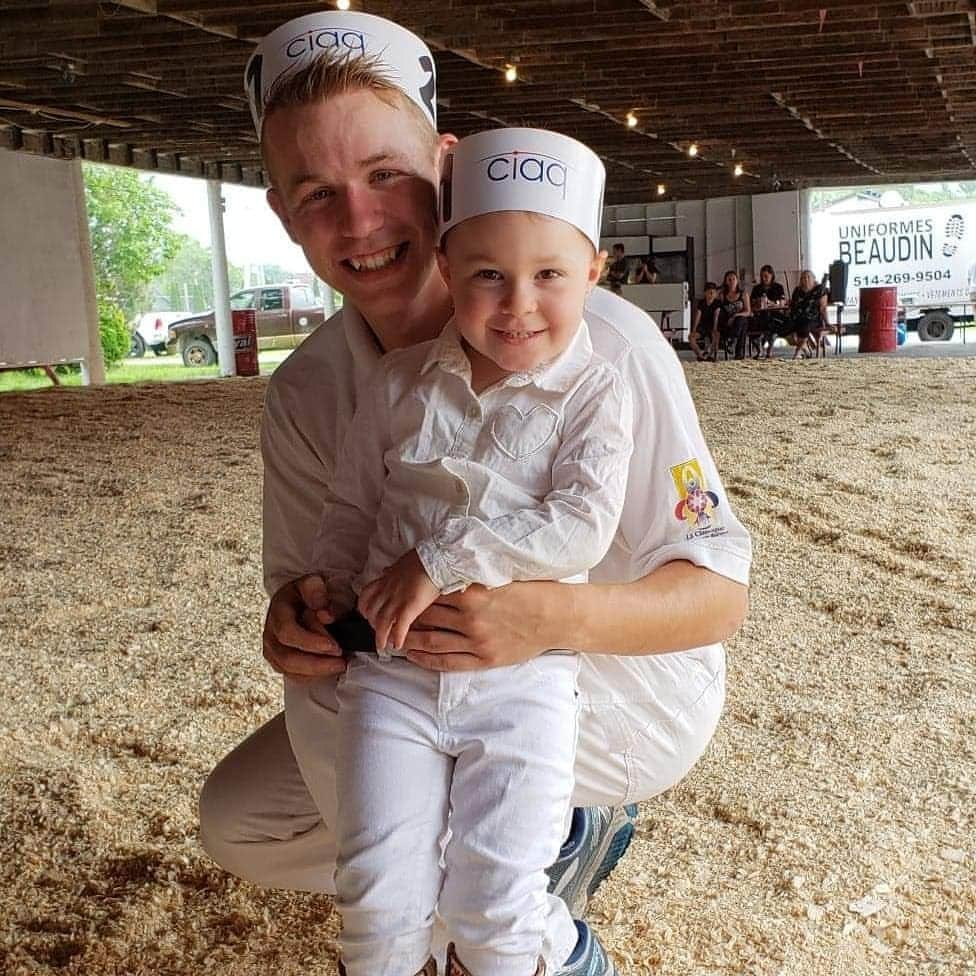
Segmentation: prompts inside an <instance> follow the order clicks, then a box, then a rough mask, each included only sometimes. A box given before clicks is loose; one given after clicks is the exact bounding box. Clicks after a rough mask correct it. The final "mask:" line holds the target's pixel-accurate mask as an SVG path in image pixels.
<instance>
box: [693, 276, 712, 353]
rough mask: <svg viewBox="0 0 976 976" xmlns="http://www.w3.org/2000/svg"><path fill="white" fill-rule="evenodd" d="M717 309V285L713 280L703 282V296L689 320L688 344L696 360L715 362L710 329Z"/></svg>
mask: <svg viewBox="0 0 976 976" xmlns="http://www.w3.org/2000/svg"><path fill="white" fill-rule="evenodd" d="M718 310H719V302H718V285H716V284H715V282H714V281H706V282H705V297H704V298H699V299H698V303H697V304H696V305H695V314H694V317H693V318H692V321H691V335H690V336H689V337H688V344H689V345H690V346H691V351H692V352H693V353H694V354H695V358H696V359H697V360H698V362H703V361H704V360H706V359H710V360H711V361H712V362H715V356H716V350H715V343H714V342H713V341H712V331H713V330H714V328H715V314H716V313H717V312H718Z"/></svg>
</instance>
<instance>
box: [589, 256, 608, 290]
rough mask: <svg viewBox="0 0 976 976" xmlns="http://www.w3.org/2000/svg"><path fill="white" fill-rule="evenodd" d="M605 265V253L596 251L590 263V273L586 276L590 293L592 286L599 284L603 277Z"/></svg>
mask: <svg viewBox="0 0 976 976" xmlns="http://www.w3.org/2000/svg"><path fill="white" fill-rule="evenodd" d="M606 263H607V252H606V251H598V252H597V254H596V256H595V257H594V258H593V260H592V261H591V262H590V273H589V275H588V276H587V281H588V282H589V288H590V290H591V291H592V290H593V286H594V285H596V284H597V282H599V280H600V279H601V278H602V277H603V268H604V266H605V265H606Z"/></svg>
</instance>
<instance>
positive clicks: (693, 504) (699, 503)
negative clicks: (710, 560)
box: [671, 458, 726, 539]
mask: <svg viewBox="0 0 976 976" xmlns="http://www.w3.org/2000/svg"><path fill="white" fill-rule="evenodd" d="M671 477H672V478H673V479H674V487H675V490H676V491H677V493H678V504H677V505H675V507H674V517H675V518H676V519H677V520H678V521H679V522H684V523H685V524H686V525H687V527H688V534H687V535H686V536H685V538H686V539H697V538H700V537H701V536H706V535H723V534H724V533H725V532H726V529H725V528H723V527H722V525H721V518H720V516H719V515H718V513H717V511H716V510H717V509H718V507H719V499H718V495H717V494H715V492H714V491H709V489H708V486H707V485H706V484H705V475H704V474H703V473H702V469H701V465H700V464H699V463H698V459H697V458H691V460H689V461H682V462H681V464H676V465H674V467H673V468H671Z"/></svg>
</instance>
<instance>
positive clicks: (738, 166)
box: [732, 163, 744, 176]
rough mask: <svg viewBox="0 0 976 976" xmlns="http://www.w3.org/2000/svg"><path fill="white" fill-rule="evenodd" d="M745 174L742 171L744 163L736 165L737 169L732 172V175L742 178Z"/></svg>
mask: <svg viewBox="0 0 976 976" xmlns="http://www.w3.org/2000/svg"><path fill="white" fill-rule="evenodd" d="M743 172H744V171H743V169H742V163H736V164H735V169H733V170H732V174H733V175H734V176H741V175H742V173H743Z"/></svg>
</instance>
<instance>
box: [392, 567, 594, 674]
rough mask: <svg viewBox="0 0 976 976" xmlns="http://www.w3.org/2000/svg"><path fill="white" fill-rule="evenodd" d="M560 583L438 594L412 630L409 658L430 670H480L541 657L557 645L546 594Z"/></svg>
mask: <svg viewBox="0 0 976 976" xmlns="http://www.w3.org/2000/svg"><path fill="white" fill-rule="evenodd" d="M559 586H560V584H558V583H544V582H540V583H510V584H509V585H508V586H501V587H498V588H497V589H493V590H489V589H486V588H485V587H484V586H477V585H475V586H469V587H468V588H467V589H466V590H465V591H464V592H463V593H451V594H449V595H447V596H441V597H438V598H437V601H436V602H435V603H434V604H433V605H432V606H431V607H430V608H429V609H428V610H426V611H424V613H422V614H421V615H420V616H419V617H418V618H417V621H416V623H415V624H414V626H413V627H412V628H411V630H410V631H409V633H408V634H407V639H406V641H405V642H404V648H405V649H406V651H407V652H408V653H407V658H408V659H409V660H410V661H413V663H414V664H419V665H420V666H421V667H422V668H427V669H428V670H430V671H476V670H480V669H483V668H500V667H506V666H508V665H511V664H521V663H522V662H523V661H528V660H530V659H531V658H534V657H538V656H539V655H540V654H542V653H543V651H547V650H549V649H550V647H552V646H553V645H552V644H551V643H550V642H549V640H548V638H547V636H546V632H545V624H546V620H547V613H546V606H547V604H546V598H547V596H548V595H550V594H552V593H554V592H555V591H554V590H553V589H552V587H559ZM571 589H575V587H571Z"/></svg>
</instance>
